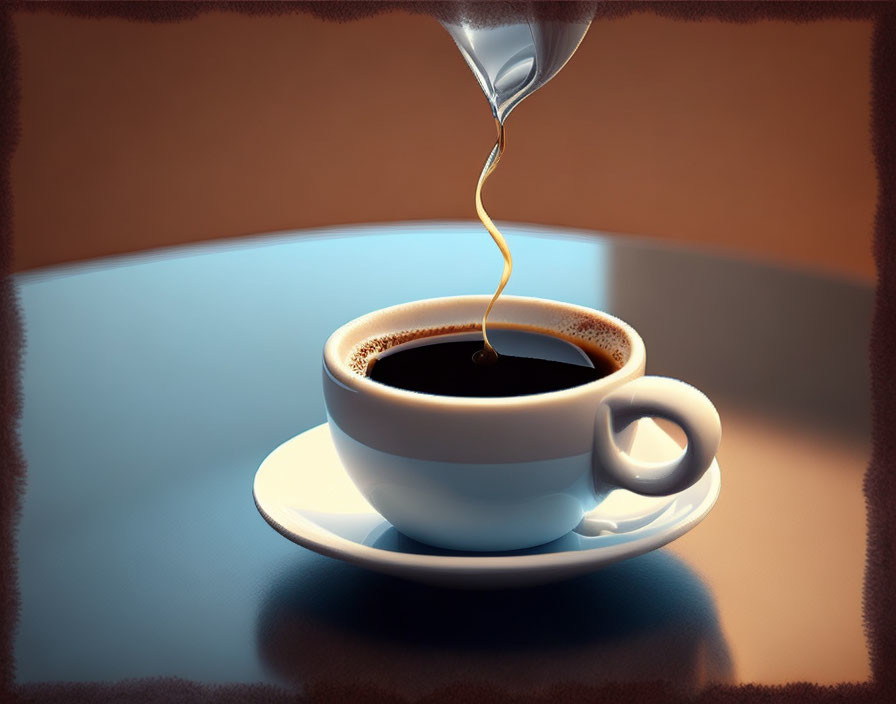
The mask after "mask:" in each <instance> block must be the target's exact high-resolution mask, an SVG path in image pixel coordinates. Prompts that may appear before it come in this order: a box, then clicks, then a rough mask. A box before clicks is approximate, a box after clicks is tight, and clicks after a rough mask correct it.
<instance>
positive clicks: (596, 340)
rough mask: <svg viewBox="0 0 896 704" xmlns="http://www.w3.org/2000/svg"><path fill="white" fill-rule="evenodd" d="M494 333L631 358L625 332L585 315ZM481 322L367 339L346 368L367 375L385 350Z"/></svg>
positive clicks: (508, 326) (501, 326)
mask: <svg viewBox="0 0 896 704" xmlns="http://www.w3.org/2000/svg"><path fill="white" fill-rule="evenodd" d="M490 327H492V328H493V329H497V330H521V331H524V332H532V333H536V334H540V335H548V336H550V337H556V338H559V339H561V340H565V341H566V342H569V343H571V344H573V345H576V346H578V347H581V348H582V349H583V350H585V352H586V353H587V352H588V348H595V350H596V352H597V353H599V354H601V353H602V354H605V355H609V357H610V358H611V359H612V360H613V361H614V362H616V363H617V364H618V365H619V366H620V367H622V366H623V365H624V364H625V363H626V362H627V361H628V359H629V357H630V356H631V351H632V349H631V343H630V341H629V339H628V337H627V336H626V335H625V333H624V332H623V331H622V330H620V329H619V328H618V327H616V326H615V325H612V324H611V323H608V322H605V321H603V320H597V319H595V318H590V317H588V316H587V315H569V316H566V317H564V318H563V319H562V320H561V321H559V323H558V324H557V326H556V327H543V326H540V325H525V324H515V323H507V322H504V321H500V322H493V323H490ZM481 331H482V323H480V322H476V323H456V324H452V325H441V326H436V327H429V328H415V329H412V330H400V331H397V332H391V333H387V334H385V335H377V336H375V337H370V338H368V339H366V340H364V341H362V342H359V343H358V344H356V345H355V346H354V347H353V348H352V350H351V352H350V353H349V358H348V367H349V369H351V371H353V372H354V373H355V374H357V375H358V376H368V373H367V372H368V369H369V368H370V365H371V364H372V363H373V362H374V361H375V360H376V358H377V357H378V356H379V355H381V354H382V353H383V352H385V351H386V350H389V349H392V348H393V347H397V346H398V345H403V344H405V343H406V342H413V341H414V340H422V339H428V338H436V337H439V336H444V335H455V334H458V333H466V332H481Z"/></svg>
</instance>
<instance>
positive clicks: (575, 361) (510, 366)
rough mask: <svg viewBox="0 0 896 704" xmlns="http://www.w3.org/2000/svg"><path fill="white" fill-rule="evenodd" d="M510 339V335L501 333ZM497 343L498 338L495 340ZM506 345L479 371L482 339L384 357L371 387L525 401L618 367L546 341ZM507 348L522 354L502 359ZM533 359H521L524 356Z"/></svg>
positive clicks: (520, 338)
mask: <svg viewBox="0 0 896 704" xmlns="http://www.w3.org/2000/svg"><path fill="white" fill-rule="evenodd" d="M505 334H509V333H505ZM496 337H497V336H496ZM508 339H510V340H511V342H510V343H509V344H506V345H501V344H500V343H499V342H498V341H496V344H495V347H496V348H497V350H498V360H497V362H495V363H494V364H489V365H482V364H476V363H475V362H474V361H473V355H474V354H475V353H476V352H477V351H478V350H481V349H482V338H481V337H480V338H478V339H475V340H462V341H441V342H438V341H433V342H432V343H429V344H427V343H425V342H424V343H423V344H417V345H416V346H411V347H407V348H405V349H400V350H397V351H395V352H392V353H388V352H387V353H386V354H384V355H383V356H382V357H380V358H378V359H376V360H375V361H374V362H373V363H372V365H371V366H370V367H369V368H368V371H367V374H368V376H369V377H370V378H371V379H373V380H374V381H378V382H380V383H381V384H387V385H389V386H394V387H396V388H399V389H405V390H407V391H419V392H421V393H427V394H436V395H439V396H468V397H469V396H476V397H498V396H526V395H529V394H540V393H545V392H548V391H560V390H562V389H569V388H572V387H574V386H580V385H581V384H587V383H588V382H589V381H595V380H596V379H601V378H603V377H605V376H607V375H608V374H612V373H613V372H615V371H616V370H617V369H619V365H618V364H617V363H616V362H615V361H614V360H612V359H611V358H610V357H609V355H607V354H606V353H604V352H603V351H601V350H599V349H597V348H594V349H586V348H584V347H579V346H574V345H572V344H571V343H568V342H566V341H563V340H560V339H559V338H554V337H551V336H548V335H541V334H537V333H530V332H520V331H514V332H513V334H512V337H511V338H508ZM508 348H510V350H511V351H513V352H519V351H522V354H519V353H518V354H506V353H504V350H507V349H508ZM526 352H529V353H534V354H537V356H525V353H526Z"/></svg>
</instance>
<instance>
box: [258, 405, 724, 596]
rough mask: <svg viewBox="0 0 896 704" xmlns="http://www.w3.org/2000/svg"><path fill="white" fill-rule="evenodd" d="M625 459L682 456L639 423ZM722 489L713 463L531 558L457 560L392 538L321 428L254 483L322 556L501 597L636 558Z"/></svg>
mask: <svg viewBox="0 0 896 704" xmlns="http://www.w3.org/2000/svg"><path fill="white" fill-rule="evenodd" d="M638 424H639V425H638V429H637V432H636V435H635V444H634V447H633V449H632V455H634V456H635V457H637V458H639V459H643V460H648V461H649V460H662V459H668V458H670V457H673V456H675V455H677V454H680V452H681V449H680V448H679V447H678V445H677V444H676V443H675V441H674V440H672V438H670V437H669V436H668V435H667V434H666V433H665V432H664V431H663V430H662V429H661V428H660V427H659V426H658V425H657V424H656V423H654V422H653V421H651V420H649V419H643V420H640V421H638ZM720 488H721V476H720V472H719V464H718V460H715V461H714V462H713V463H712V466H711V467H710V468H709V470H708V471H707V472H706V474H704V475H703V478H702V479H700V481H698V482H697V483H696V484H694V486H692V487H690V488H689V489H686V490H685V491H682V492H680V493H678V494H673V495H672V496H663V497H653V498H652V497H645V496H639V495H637V494H632V493H631V492H628V491H624V490H622V489H619V490H616V491H613V492H611V493H610V494H609V495H608V496H607V497H606V498H605V499H604V501H603V502H602V503H601V504H600V505H599V506H598V507H597V508H595V509H594V510H593V511H592V512H591V513H589V514H587V515H586V517H585V519H584V520H583V521H582V523H581V524H580V525H579V527H578V528H577V529H576V530H575V531H574V532H572V533H568V534H567V535H565V536H563V537H562V538H560V539H559V540H555V541H553V542H552V543H547V544H546V545H540V546H538V547H535V548H530V549H528V550H517V551H514V552H504V553H462V552H454V551H450V550H441V549H439V548H433V547H430V546H428V545H423V544H421V543H418V542H416V541H413V540H411V539H410V538H407V537H405V536H404V535H402V534H401V533H399V532H398V531H397V530H395V528H393V527H392V525H391V524H390V523H388V522H387V521H386V519H384V518H383V517H382V516H381V515H380V514H379V513H377V512H376V510H375V509H374V508H373V507H372V506H371V505H370V504H369V503H368V502H367V500H366V499H365V498H364V497H363V496H362V495H361V494H360V492H359V491H358V490H357V489H356V488H355V485H354V484H353V483H352V481H351V479H349V477H348V475H347V474H346V472H345V470H344V469H343V467H342V464H341V463H340V461H339V458H338V456H337V454H336V449H335V448H334V447H333V444H332V441H331V440H330V431H329V428H328V427H327V424H326V423H324V424H322V425H319V426H317V427H316V428H312V429H311V430H308V431H306V432H304V433H302V434H301V435H297V436H296V437H294V438H292V439H291V440H288V441H286V442H285V443H283V444H282V445H280V447H278V448H277V449H276V450H274V451H273V452H272V453H271V454H270V455H268V457H267V458H266V459H265V460H264V462H262V464H261V466H260V467H259V468H258V472H256V474H255V484H254V487H253V494H254V497H255V505H256V506H257V507H258V510H259V512H260V513H261V515H262V516H263V517H264V519H265V520H266V521H267V522H268V523H270V524H271V526H272V527H273V528H274V529H275V530H276V531H277V532H278V533H280V534H281V535H283V536H285V537H287V538H289V539H290V540H292V541H293V542H296V543H298V544H299V545H302V546H303V547H306V548H309V549H310V550H314V551H316V552H319V553H321V554H322V555H327V556H329V557H335V558H337V559H340V560H345V561H347V562H351V563H354V564H356V565H360V566H361V567H366V568H368V569H371V570H376V571H377V572H385V573H387V574H391V575H394V576H396V577H402V578H405V579H411V580H415V581H419V582H427V583H430V584H437V585H441V586H449V587H466V588H473V589H481V588H504V587H518V586H529V585H534V584H543V583H546V582H552V581H558V580H561V579H567V578H569V577H575V576H578V575H581V574H585V573H587V572H591V571H593V570H596V569H598V568H600V567H604V566H605V565H608V564H610V563H613V562H618V561H619V560H624V559H626V558H629V557H634V556H635V555H641V554H643V553H645V552H649V551H650V550H654V549H656V548H658V547H660V546H662V545H665V544H666V543H669V542H671V541H672V540H675V539H676V538H678V537H679V536H681V535H683V534H684V533H686V532H688V531H689V530H690V529H691V528H693V527H694V526H695V525H697V523H699V522H700V521H701V520H702V519H703V518H704V517H705V516H706V514H707V513H709V510H710V509H711V508H712V507H713V504H715V502H716V499H717V498H718V496H719V490H720Z"/></svg>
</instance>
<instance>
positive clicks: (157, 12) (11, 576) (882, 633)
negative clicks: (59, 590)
mask: <svg viewBox="0 0 896 704" xmlns="http://www.w3.org/2000/svg"><path fill="white" fill-rule="evenodd" d="M582 7H587V8H588V10H587V11H589V12H594V13H595V16H596V18H597V19H611V18H616V17H622V16H625V15H628V14H632V13H635V12H651V13H655V14H658V15H660V16H664V17H670V18H674V19H679V20H686V21H701V20H708V19H714V20H720V21H724V22H757V21H762V20H785V21H790V22H812V21H817V20H823V19H854V20H868V19H873V20H874V22H875V28H874V39H873V47H872V61H871V66H872V69H871V73H872V125H871V130H872V144H873V149H874V156H875V161H876V166H877V174H878V189H879V191H878V196H879V197H878V206H877V213H876V218H875V233H874V258H875V263H876V265H877V276H878V280H877V290H876V295H875V310H874V321H873V325H872V334H871V340H870V357H869V359H870V367H871V404H872V408H871V413H872V456H871V462H870V464H869V467H868V471H867V473H866V475H865V483H864V491H865V497H866V504H867V521H868V523H867V527H868V536H869V537H868V545H867V554H866V567H865V588H864V599H863V606H864V620H865V629H866V634H867V637H868V643H869V650H870V657H871V669H872V681H871V682H869V683H863V684H841V685H837V686H834V687H822V686H819V685H815V684H811V683H797V684H791V685H786V686H775V687H772V686H755V685H743V686H712V687H709V688H708V689H706V690H705V691H703V692H702V693H701V694H700V695H698V696H696V697H687V696H685V695H683V694H681V693H680V692H678V691H677V690H675V689H673V688H671V687H670V686H669V685H667V684H665V683H648V684H621V683H620V684H608V685H606V686H602V687H585V686H580V685H576V684H567V685H558V686H557V687H555V688H552V689H550V690H546V691H543V692H538V693H533V694H532V695H531V696H526V697H510V696H508V695H505V694H504V693H502V692H501V691H499V690H496V689H494V688H491V687H483V686H478V685H464V684H457V685H455V686H453V687H448V688H443V689H440V690H439V691H438V692H435V693H434V694H433V695H431V696H428V697H424V698H422V699H420V700H418V701H421V702H427V703H428V704H430V703H431V704H436V703H439V702H450V703H451V704H457V703H458V702H466V701H489V702H511V701H512V702H533V703H534V702H552V704H563V703H565V702H570V703H571V702H604V701H606V702H619V701H637V702H646V703H650V702H679V701H680V702H684V701H689V702H694V701H696V702H731V703H740V702H757V701H761V702H804V701H812V702H824V703H827V702H844V701H861V702H884V701H896V662H894V658H896V608H894V606H896V587H894V586H893V585H894V580H893V576H894V575H893V572H894V566H896V539H894V538H896V535H894V533H896V519H894V511H893V508H892V507H893V506H896V479H894V476H893V473H894V470H896V192H894V189H896V6H894V3H892V2H870V3H866V2H658V3H649V2H631V3H625V2H605V3H600V4H597V5H595V4H593V3H552V4H547V3H546V4H544V5H542V6H541V7H540V8H539V9H537V10H536V12H538V13H540V14H541V15H542V16H551V17H556V18H567V19H575V18H576V17H577V16H580V15H581V13H582V11H583V10H582ZM396 10H402V11H408V12H416V13H424V14H429V15H432V16H435V17H436V18H438V19H446V20H450V19H457V17H458V14H457V13H458V8H457V6H456V5H454V4H453V3H450V2H434V3H430V2H350V3H343V2H320V3H315V2H296V3H280V2H232V3H226V2H210V3H201V2H183V3H177V2H152V3H147V2H77V3H64V2H45V3H5V4H3V6H2V8H0V58H2V71H0V101H2V110H0V154H2V159H3V168H2V171H0V335H2V337H0V340H2V344H0V364H2V370H3V373H2V378H0V413H2V417H3V425H2V428H0V457H2V459H3V463H2V465H0V466H2V470H0V471H2V475H0V551H2V556H0V564H2V565H3V569H2V571H0V625H2V630H0V639H2V642H0V699H2V700H3V701H22V702H94V701H104V702H105V701H113V702H155V701H158V702H173V703H179V702H199V701H222V702H225V701H226V702H231V701H244V702H256V701H257V702H281V701H283V702H287V701H307V702H327V703H328V702H346V701H355V702H361V701H376V702H403V701H407V700H406V699H404V698H402V697H398V696H396V695H394V694H393V693H390V692H388V691H384V690H382V689H379V688H376V687H363V686H342V685H339V684H338V683H330V684H325V685H316V686H314V687H311V688H309V689H308V690H307V691H306V692H305V693H304V695H298V694H296V693H293V692H290V691H288V690H285V689H280V688H276V687H271V686H267V685H261V684H257V685H223V686H211V685H202V684H197V683H194V682H188V681H185V680H181V679H176V678H164V679H161V678H159V679H156V678H150V679H141V680H126V681H121V682H116V683H45V684H34V685H15V684H14V672H13V669H14V661H13V650H12V645H13V635H14V630H15V623H16V620H17V616H18V607H19V599H18V591H17V578H16V561H15V555H14V545H15V526H16V522H17V519H18V517H19V514H20V510H21V502H22V496H23V493H24V487H25V464H24V459H23V455H22V451H21V447H20V444H19V441H18V432H17V426H18V421H19V417H20V413H21V384H20V372H21V360H22V349H23V344H24V338H23V332H22V324H21V317H20V313H19V309H18V305H17V299H16V294H15V288H14V285H13V282H12V279H11V271H12V242H13V238H12V227H13V221H12V192H11V182H10V166H11V160H12V155H13V152H14V149H15V146H16V143H17V138H18V133H19V122H18V97H19V93H18V51H17V45H16V39H15V36H14V26H13V22H12V15H13V13H15V12H16V11H38V12H54V13H59V14H65V15H70V16H78V17H85V18H101V17H117V18H124V19H129V20H134V21H148V22H177V21H183V20H188V19H191V18H194V17H197V16H198V15H200V14H202V13H205V12H214V11H228V12H240V13H244V14H254V15H277V14H289V13H296V12H304V13H310V14H312V15H314V16H316V17H318V18H320V19H323V20H327V21H335V22H348V21H354V20H357V19H361V18H363V17H368V16H371V15H374V14H378V13H380V12H392V11H396ZM530 11H531V10H529V9H528V8H525V7H523V6H521V5H520V3H506V2H494V3H481V4H478V5H477V6H475V7H474V12H475V13H477V19H478V20H479V22H480V23H482V24H490V23H500V22H503V21H506V20H508V19H511V18H513V17H515V16H519V15H520V14H524V13H527V12H530Z"/></svg>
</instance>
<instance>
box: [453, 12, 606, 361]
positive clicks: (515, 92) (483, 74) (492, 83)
mask: <svg viewBox="0 0 896 704" xmlns="http://www.w3.org/2000/svg"><path fill="white" fill-rule="evenodd" d="M442 25H443V26H444V27H445V29H446V30H447V31H448V33H449V34H450V35H451V37H452V38H453V39H454V42H455V43H456V44H457V47H458V49H460V52H461V55H462V56H463V57H464V60H465V61H466V62H467V65H469V67H470V69H471V70H472V71H473V75H474V76H476V80H477V81H478V82H479V85H480V87H481V88H482V91H483V92H484V93H485V97H486V99H487V100H488V102H489V104H490V105H491V108H492V114H493V115H494V118H495V125H496V127H497V130H498V136H497V139H496V141H495V145H494V147H492V151H491V153H490V154H489V156H488V159H487V160H486V162H485V166H484V167H483V169H482V173H481V174H480V176H479V180H478V182H477V183H476V194H475V204H476V214H477V215H478V216H479V220H480V221H481V222H482V224H483V226H484V227H485V229H486V230H488V232H489V234H490V235H491V237H492V239H493V240H494V241H495V244H496V245H497V246H498V249H499V250H500V251H501V254H502V256H503V257H504V269H503V272H502V273H501V280H500V282H499V284H498V288H497V289H496V290H495V294H494V295H493V296H492V299H491V301H490V302H489V304H488V306H487V307H486V310H485V313H484V314H483V316H482V341H483V349H481V350H479V351H478V352H476V354H474V355H473V361H474V362H475V363H477V364H494V363H495V362H496V361H497V360H498V353H497V351H496V350H495V348H494V347H493V346H492V345H491V343H490V342H489V339H488V331H487V322H488V316H489V313H491V310H492V308H493V307H494V305H495V302H496V301H497V300H498V297H499V296H500V295H501V292H502V291H503V290H504V287H505V286H507V282H508V281H509V280H510V275H511V272H512V270H513V259H512V257H511V255H510V248H509V247H508V245H507V241H506V240H505V239H504V236H503V235H502V234H501V232H500V231H499V230H498V228H497V227H495V224H494V222H492V219H491V218H490V217H489V215H488V213H487V212H486V210H485V207H484V206H483V204H482V188H483V186H484V185H485V182H486V180H487V179H488V177H489V176H490V175H491V174H492V173H493V172H494V170H495V168H496V167H497V166H498V162H499V161H500V160H501V156H502V155H503V154H504V149H505V144H506V142H505V127H504V123H505V121H506V119H507V117H508V115H510V113H511V111H512V110H513V109H514V108H515V107H516V106H517V105H519V104H520V102H522V100H523V99H525V98H527V97H528V96H530V95H532V93H534V92H535V91H536V90H538V89H539V88H541V87H542V86H543V85H544V84H545V83H547V82H548V81H549V80H551V78H553V77H554V76H555V75H556V74H557V72H559V71H560V69H561V68H563V66H565V65H566V62H567V61H569V59H570V58H571V57H572V55H573V54H574V53H575V51H576V49H577V48H578V47H579V44H580V43H581V41H582V39H583V38H584V36H585V33H586V32H587V31H588V27H589V26H590V25H591V21H590V20H586V21H581V22H566V21H561V20H554V19H547V20H545V19H539V18H536V17H533V18H530V19H526V20H524V21H520V22H516V23H512V24H503V25H496V26H480V25H477V24H476V23H474V22H473V21H472V20H469V19H465V20H460V21H459V22H457V23H449V22H443V23H442Z"/></svg>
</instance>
